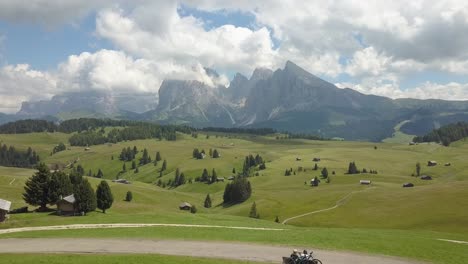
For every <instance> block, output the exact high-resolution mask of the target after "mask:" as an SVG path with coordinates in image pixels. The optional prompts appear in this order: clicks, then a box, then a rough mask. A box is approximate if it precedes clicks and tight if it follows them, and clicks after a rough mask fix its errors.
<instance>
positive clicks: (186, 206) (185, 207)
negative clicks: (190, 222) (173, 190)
mask: <svg viewBox="0 0 468 264" xmlns="http://www.w3.org/2000/svg"><path fill="white" fill-rule="evenodd" d="M179 209H180V210H186V211H190V209H192V205H191V204H189V203H187V202H183V203H181V204H180V205H179Z"/></svg>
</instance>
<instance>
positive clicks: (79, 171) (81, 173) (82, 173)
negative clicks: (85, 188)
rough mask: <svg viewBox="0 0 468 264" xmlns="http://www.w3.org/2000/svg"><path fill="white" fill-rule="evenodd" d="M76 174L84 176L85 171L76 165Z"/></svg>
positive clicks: (79, 165)
mask: <svg viewBox="0 0 468 264" xmlns="http://www.w3.org/2000/svg"><path fill="white" fill-rule="evenodd" d="M76 172H77V173H78V174H79V175H81V176H84V175H85V170H84V168H83V166H81V164H78V166H76Z"/></svg>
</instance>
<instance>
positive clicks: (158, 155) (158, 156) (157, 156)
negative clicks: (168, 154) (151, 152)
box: [156, 151, 162, 161]
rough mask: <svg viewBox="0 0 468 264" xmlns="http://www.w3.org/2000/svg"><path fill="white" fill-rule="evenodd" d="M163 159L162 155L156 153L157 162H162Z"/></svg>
mask: <svg viewBox="0 0 468 264" xmlns="http://www.w3.org/2000/svg"><path fill="white" fill-rule="evenodd" d="M161 160H162V158H161V154H160V153H159V151H158V152H156V161H161Z"/></svg>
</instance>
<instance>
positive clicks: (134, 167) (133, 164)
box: [132, 160, 137, 170]
mask: <svg viewBox="0 0 468 264" xmlns="http://www.w3.org/2000/svg"><path fill="white" fill-rule="evenodd" d="M136 167H137V166H136V162H135V161H134V160H132V170H134V169H136Z"/></svg>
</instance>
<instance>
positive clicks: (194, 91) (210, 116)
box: [154, 80, 236, 126]
mask: <svg viewBox="0 0 468 264" xmlns="http://www.w3.org/2000/svg"><path fill="white" fill-rule="evenodd" d="M221 89H226V88H224V87H210V86H208V85H206V84H204V83H201V82H199V81H182V80H166V81H164V82H163V83H162V85H161V88H160V89H159V105H158V107H157V108H156V110H155V113H154V116H156V119H158V120H163V121H174V122H177V123H191V124H195V125H216V124H223V125H229V126H232V125H234V124H235V123H236V121H235V118H234V116H233V114H232V113H231V112H232V108H231V106H230V104H229V102H228V101H225V100H224V99H223V98H222V90H221Z"/></svg>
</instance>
